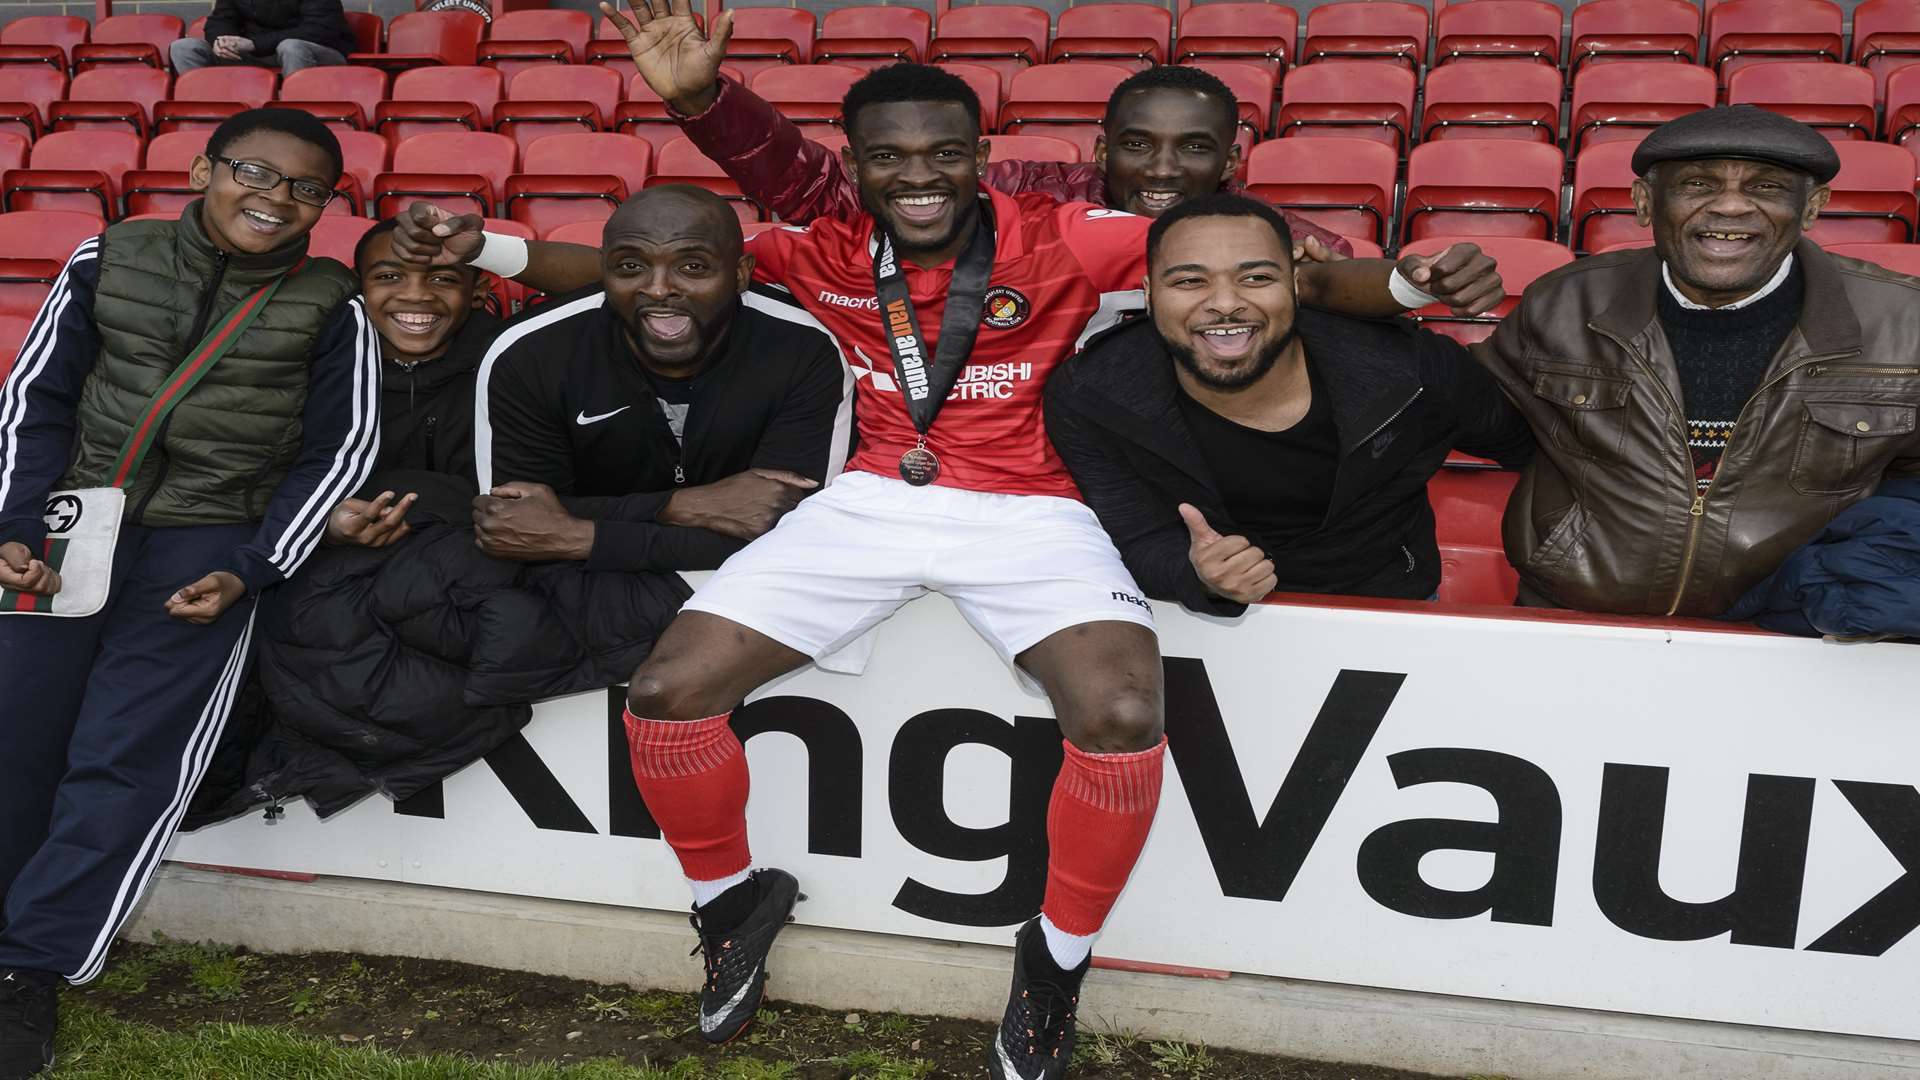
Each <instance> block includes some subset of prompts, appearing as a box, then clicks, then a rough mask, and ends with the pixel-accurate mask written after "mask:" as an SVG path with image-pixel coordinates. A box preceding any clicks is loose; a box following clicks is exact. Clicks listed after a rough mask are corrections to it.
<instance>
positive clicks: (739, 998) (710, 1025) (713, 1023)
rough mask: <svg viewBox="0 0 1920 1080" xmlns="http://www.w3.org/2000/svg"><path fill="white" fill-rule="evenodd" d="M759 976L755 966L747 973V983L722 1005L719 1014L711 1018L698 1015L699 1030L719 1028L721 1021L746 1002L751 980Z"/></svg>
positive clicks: (703, 1014) (741, 985)
mask: <svg viewBox="0 0 1920 1080" xmlns="http://www.w3.org/2000/svg"><path fill="white" fill-rule="evenodd" d="M759 974H760V969H759V967H757V966H756V967H755V968H754V969H753V970H752V971H749V972H747V981H746V982H743V983H741V984H740V989H739V990H736V991H735V992H734V995H733V1000H731V1001H729V1002H727V1003H726V1004H725V1005H722V1006H721V1007H720V1011H719V1012H717V1013H714V1014H713V1015H712V1016H708V1015H707V1014H706V1013H701V1014H700V1030H701V1031H705V1032H712V1031H713V1030H714V1029H716V1028H718V1027H719V1026H720V1024H721V1022H722V1021H724V1020H725V1019H726V1018H727V1017H729V1016H732V1015H733V1010H735V1009H738V1008H739V1007H740V1003H741V1002H743V1001H745V1000H747V991H749V990H752V989H753V980H754V978H755V977H756V976H758V975H759Z"/></svg>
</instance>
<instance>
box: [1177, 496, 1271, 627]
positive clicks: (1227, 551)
mask: <svg viewBox="0 0 1920 1080" xmlns="http://www.w3.org/2000/svg"><path fill="white" fill-rule="evenodd" d="M1180 519H1181V520H1182V521H1185V522H1186V523H1187V535H1188V536H1189V537H1190V539H1191V542H1190V543H1189V545H1188V547H1187V561H1188V562H1190V563H1192V564H1193V572H1194V573H1195V574H1198V575H1199V576H1200V583H1201V584H1202V585H1205V586H1206V587H1207V591H1208V592H1210V593H1212V594H1214V595H1215V596H1219V597H1223V598H1225V599H1228V600H1234V601H1238V602H1239V603H1242V604H1251V603H1253V602H1254V601H1255V600H1258V599H1260V598H1261V597H1263V596H1265V595H1267V594H1268V593H1270V592H1272V591H1273V589H1274V586H1276V585H1278V584H1279V579H1278V578H1277V577H1275V576H1274V571H1273V560H1272V559H1269V558H1267V553H1266V552H1264V551H1261V550H1260V549H1259V548H1257V547H1255V546H1253V543H1252V542H1251V541H1249V540H1248V539H1247V538H1246V537H1244V536H1221V535H1220V534H1219V533H1218V532H1216V531H1214V528H1213V526H1211V525H1209V524H1207V518H1206V515H1205V514H1202V513H1201V512H1200V511H1199V510H1198V509H1197V508H1195V507H1194V506H1193V504H1191V503H1181V504H1180Z"/></svg>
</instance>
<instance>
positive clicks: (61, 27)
mask: <svg viewBox="0 0 1920 1080" xmlns="http://www.w3.org/2000/svg"><path fill="white" fill-rule="evenodd" d="M1434 7H1435V9H1436V10H1437V15H1436V14H1432V13H1430V12H1429V10H1428V7H1427V6H1426V5H1425V4H1414V3H1406V2H1402V0H1340V2H1335V3H1328V4H1322V5H1319V6H1317V7H1315V8H1313V9H1312V10H1311V11H1310V12H1308V14H1307V16H1306V18H1305V20H1304V22H1303V20H1302V19H1301V17H1300V13H1299V12H1298V11H1296V10H1295V9H1294V8H1292V7H1289V6H1287V5H1285V4H1270V3H1246V2H1225V3H1207V4H1198V5H1188V4H1186V3H1184V2H1183V3H1182V4H1181V5H1180V12H1179V18H1178V30H1177V33H1176V28H1175V17H1174V12H1173V11H1171V10H1169V9H1168V8H1167V7H1166V6H1164V5H1162V4H1156V3H1151V2H1134V3H1090V4H1080V5H1077V6H1074V7H1069V8H1067V9H1066V10H1065V11H1063V12H1061V13H1060V16H1059V19H1058V21H1057V25H1056V24H1055V22H1054V20H1052V19H1050V17H1049V16H1048V14H1047V13H1046V12H1045V11H1042V10H1041V9H1039V8H1034V7H1028V6H1024V5H1018V4H983V5H977V6H971V7H956V8H951V9H950V10H947V11H945V12H943V13H942V14H941V15H940V16H939V18H938V19H937V20H936V19H935V18H934V17H933V16H932V15H930V14H928V13H927V12H926V11H924V10H921V9H920V8H917V7H911V6H891V5H888V6H873V5H856V6H850V7H844V8H837V9H835V10H833V11H831V12H829V13H828V14H827V16H826V18H825V19H823V20H816V18H815V16H814V14H813V13H812V12H811V11H808V10H805V9H802V8H797V7H752V8H740V9H737V10H736V11H735V13H734V15H735V30H734V38H733V41H732V42H731V43H730V44H729V47H728V54H729V57H730V58H731V62H733V63H735V64H736V65H738V66H739V67H740V68H741V70H742V71H744V72H746V73H748V74H751V73H753V72H754V71H757V70H759V69H761V68H765V67H771V66H780V65H791V64H808V63H834V64H847V65H851V66H855V67H862V68H865V67H872V66H876V65H879V64H885V63H892V62H894V61H897V60H921V61H942V60H944V61H961V62H968V63H979V64H982V65H983V66H987V67H992V68H994V69H996V70H998V71H1000V72H1001V74H1002V78H1003V81H1005V80H1008V79H1010V78H1011V77H1012V75H1013V74H1014V73H1015V72H1017V71H1019V70H1022V69H1024V68H1027V67H1031V66H1035V65H1040V64H1046V63H1061V62H1068V63H1071V62H1083V61H1092V62H1096V63H1110V64H1118V65H1121V66H1126V67H1131V68H1139V67H1145V66H1147V65H1149V64H1156V63H1169V62H1181V61H1186V60H1201V59H1227V58H1232V59H1238V60H1241V61H1243V62H1248V63H1254V64H1257V65H1261V66H1264V67H1266V68H1267V69H1268V70H1269V71H1270V72H1272V73H1273V74H1275V75H1276V76H1277V75H1279V74H1280V73H1281V71H1282V70H1283V69H1284V68H1285V67H1287V66H1288V65H1289V64H1291V63H1295V62H1301V63H1315V62H1319V61H1322V60H1328V59H1367V60H1378V61H1385V62H1389V63H1396V64H1404V65H1405V66H1407V67H1408V68H1409V69H1411V70H1418V69H1420V68H1421V67H1423V66H1427V65H1429V64H1431V65H1432V66H1434V67H1440V66H1442V65H1446V64H1450V63H1455V62H1460V61H1474V60H1483V59H1490V58H1491V59H1503V60H1511V59H1523V60H1530V61H1535V62H1538V63H1541V64H1543V65H1546V66H1550V67H1555V68H1561V67H1564V68H1565V69H1566V70H1567V72H1568V73H1569V75H1572V74H1577V73H1578V72H1579V71H1580V70H1581V69H1582V68H1583V67H1585V66H1587V65H1588V64H1591V63H1595V62H1602V61H1609V60H1615V59H1622V58H1627V59H1648V58H1658V59H1664V60H1674V61H1681V62H1685V63H1689V64H1705V65H1707V66H1710V67H1711V68H1712V69H1713V70H1714V72H1715V73H1716V75H1717V76H1718V77H1719V78H1720V79H1722V80H1725V79H1726V78H1728V77H1729V76H1731V75H1732V74H1733V72H1734V71H1736V70H1738V69H1740V68H1742V67H1746V66H1749V65H1751V64H1754V63H1758V62H1763V61H1770V60H1778V59H1783V58H1802V59H1808V60H1816V61H1823V62H1832V63H1840V62H1847V63H1852V64H1858V65H1862V66H1863V67H1865V68H1866V69H1868V70H1869V71H1870V72H1871V74H1872V76H1873V77H1874V79H1875V83H1876V85H1877V86H1878V87H1880V88H1881V90H1882V93H1881V95H1880V96H1884V87H1885V82H1886V78H1887V76H1888V75H1889V74H1890V73H1891V72H1892V71H1893V70H1894V69H1896V68H1899V67H1902V66H1906V65H1908V64H1911V63H1913V62H1914V61H1915V60H1916V59H1920V47H1916V35H1920V0H1866V2H1865V3H1863V4H1860V5H1859V6H1858V7H1857V8H1856V9H1855V10H1854V13H1853V19H1854V23H1853V33H1852V35H1851V39H1850V40H1849V38H1848V36H1847V34H1846V32H1845V15H1844V13H1843V12H1842V9H1841V8H1840V6H1839V5H1838V4H1835V3H1832V2H1830V0H1726V2H1708V3H1706V5H1705V19H1704V25H1703V20H1702V11H1701V8H1700V7H1699V6H1696V5H1695V4H1693V3H1690V2H1688V0H1590V2H1588V3H1582V4H1579V5H1578V6H1576V7H1575V8H1574V10H1573V14H1572V19H1571V33H1570V34H1567V35H1563V34H1562V25H1563V20H1564V18H1565V13H1564V12H1563V10H1562V8H1561V7H1560V6H1559V5H1558V4H1553V3H1548V2H1546V0H1471V2H1467V3H1453V4H1447V3H1445V2H1444V0H1439V2H1437V3H1435V5H1434ZM347 14H348V19H349V22H350V23H351V24H352V26H353V29H354V31H355V33H356V35H357V36H358V38H359V41H360V52H359V53H358V54H356V57H355V62H365V63H370V64H376V65H378V66H382V67H386V68H388V69H390V70H398V69H402V68H406V67H412V66H420V65H423V64H445V65H468V64H476V63H478V64H488V65H496V66H499V67H501V68H502V69H503V70H505V71H507V72H508V73H509V74H511V73H513V72H516V71H518V70H520V69H522V68H524V67H527V66H532V65H540V64H562V63H613V64H626V65H627V66H628V67H629V68H630V67H631V65H630V63H628V61H627V59H626V50H625V47H624V45H623V44H622V43H621V42H620V40H619V35H618V33H617V32H615V31H614V29H613V28H612V27H611V26H610V25H609V24H608V23H607V21H606V20H601V21H600V23H599V25H598V26H597V27H596V26H595V25H594V21H593V18H592V16H591V15H589V14H588V13H586V12H582V11H572V10H555V9H539V10H526V11H511V12H506V13H504V14H501V15H500V16H498V17H496V18H495V19H494V20H493V22H492V23H491V24H488V23H487V22H486V21H485V20H483V19H482V18H480V17H479V16H478V15H476V14H474V13H472V12H466V11H432V12H409V13H406V14H403V15H399V16H396V17H395V18H394V20H393V22H392V23H391V24H390V25H387V26H385V27H383V26H382V25H381V23H380V21H379V19H378V18H377V17H375V16H372V15H370V14H368V13H365V12H348V13H347ZM200 25H201V24H200V23H199V22H196V23H195V24H194V25H193V26H185V25H183V24H182V22H181V20H180V19H178V18H177V17H175V16H171V15H120V16H112V17H109V18H107V19H103V20H102V21H101V23H100V24H99V25H98V26H93V27H89V26H88V24H87V23H86V22H85V20H82V19H79V18H76V17H72V16H33V17H28V18H23V19H16V20H14V21H13V22H11V23H9V24H8V25H7V26H6V28H5V29H4V30H0V62H6V61H25V62H41V63H47V64H49V65H53V66H59V67H63V68H65V69H70V70H84V69H85V68H87V67H91V66H96V65H101V64H114V63H145V64H148V65H150V66H154V67H165V66H166V64H167V46H168V44H169V43H170V42H171V41H173V40H174V39H176V38H178V37H180V36H181V35H182V34H183V33H188V34H198V33H199V32H200V31H199V27H200ZM383 31H384V32H383ZM1703 41H1704V48H1703V47H1702V42H1703ZM1429 43H1431V49H1429ZM1563 45H1564V47H1563Z"/></svg>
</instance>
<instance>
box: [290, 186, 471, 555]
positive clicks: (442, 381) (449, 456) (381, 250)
mask: <svg viewBox="0 0 1920 1080" xmlns="http://www.w3.org/2000/svg"><path fill="white" fill-rule="evenodd" d="M396 224H397V219H395V218H388V219H387V220H385V221H382V222H380V223H379V224H378V225H375V226H374V227H373V228H371V229H368V230H367V232H366V233H365V235H363V236H362V237H361V238H360V243H359V244H358V245H357V246H356V247H355V248H354V250H353V268H354V272H355V273H357V274H359V275H360V292H361V295H362V296H364V297H365V298H366V304H367V317H368V318H369V319H370V320H372V322H373V326H374V329H375V330H378V331H379V332H380V457H379V459H378V460H377V461H376V462H375V464H374V472H375V473H376V474H383V473H387V472H391V471H393V470H396V469H419V470H424V471H427V472H434V473H445V474H448V475H451V476H457V477H460V478H461V479H462V480H464V481H465V482H466V483H467V484H468V485H469V486H471V485H472V484H474V483H475V473H474V467H473V387H474V383H475V381H476V378H477V376H478V373H479V371H480V358H481V356H483V355H484V354H485V353H486V351H487V347H488V346H490V345H492V344H493V339H494V338H495V337H497V336H499V333H500V327H501V325H502V323H501V321H500V320H499V319H498V318H496V317H495V316H494V315H493V314H492V313H491V312H488V311H486V310H484V309H482V308H481V306H480V305H481V304H483V303H484V302H485V301H486V298H487V290H486V286H485V279H484V278H483V277H482V275H481V273H480V271H478V270H475V269H474V268H473V267H471V266H467V265H464V264H459V263H455V262H453V261H451V260H448V261H446V262H444V263H443V264H441V265H437V266H435V265H421V264H418V263H409V262H403V261H401V259H400V258H399V257H397V256H396V255H394V253H393V230H394V226H395V225H396ZM361 494H369V493H368V492H360V493H356V497H354V498H350V499H346V500H343V501H342V502H341V503H340V505H338V506H336V507H335V508H334V512H333V516H332V517H331V518H329V519H328V520H327V540H328V542H329V543H335V544H361V545H363V546H366V547H384V546H386V545H387V544H390V543H393V542H394V541H395V540H398V539H400V538H401V537H403V536H405V535H406V533H407V526H406V515H407V511H408V510H409V509H410V508H411V507H412V506H413V504H414V502H415V500H416V496H415V495H414V494H413V493H412V492H409V493H407V494H405V495H399V496H397V497H396V494H395V492H394V491H391V490H387V491H382V492H381V493H380V494H378V495H375V496H373V498H371V499H363V498H359V497H358V496H359V495H361Z"/></svg>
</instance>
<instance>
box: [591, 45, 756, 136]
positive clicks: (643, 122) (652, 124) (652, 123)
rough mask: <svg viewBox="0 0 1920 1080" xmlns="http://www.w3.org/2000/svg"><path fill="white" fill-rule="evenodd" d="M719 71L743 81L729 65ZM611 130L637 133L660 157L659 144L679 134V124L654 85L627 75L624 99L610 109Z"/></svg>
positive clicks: (728, 76)
mask: <svg viewBox="0 0 1920 1080" xmlns="http://www.w3.org/2000/svg"><path fill="white" fill-rule="evenodd" d="M627 66H628V67H632V66H633V65H631V64H629V65H627ZM615 70H617V69H615ZM720 74H722V75H724V76H726V77H727V78H728V79H730V80H732V81H734V82H736V83H740V84H742V85H745V83H746V80H745V79H743V78H741V76H740V73H739V72H738V71H736V70H734V69H733V68H731V67H727V66H725V65H722V66H721V68H720ZM613 129H614V130H615V131H619V132H624V133H626V134H629V135H637V136H639V137H640V138H643V139H645V140H647V141H648V142H650V143H652V144H653V153H654V156H655V157H659V155H660V148H661V147H663V146H665V145H667V144H668V143H670V142H672V141H673V140H675V139H678V138H680V137H681V135H680V125H678V124H676V123H674V121H673V117H671V116H669V115H667V103H666V102H664V101H661V100H660V95H659V94H656V93H654V92H653V87H651V86H648V85H647V80H645V79H643V78H641V77H640V76H639V75H638V74H634V75H630V76H628V77H627V99H626V100H625V101H623V102H621V103H620V104H619V106H618V107H616V108H615V109H614V111H613Z"/></svg>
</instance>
